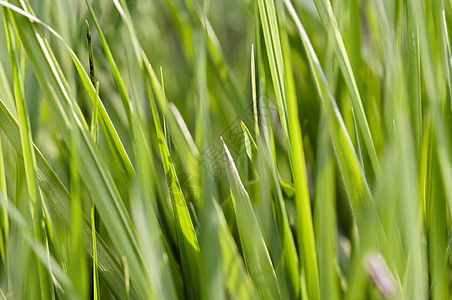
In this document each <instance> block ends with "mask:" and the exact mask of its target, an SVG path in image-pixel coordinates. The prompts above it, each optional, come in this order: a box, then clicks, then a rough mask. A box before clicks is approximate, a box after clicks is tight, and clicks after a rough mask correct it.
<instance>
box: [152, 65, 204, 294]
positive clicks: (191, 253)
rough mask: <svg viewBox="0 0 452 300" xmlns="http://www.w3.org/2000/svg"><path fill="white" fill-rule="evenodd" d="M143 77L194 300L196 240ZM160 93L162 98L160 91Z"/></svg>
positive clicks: (196, 288) (184, 269)
mask: <svg viewBox="0 0 452 300" xmlns="http://www.w3.org/2000/svg"><path fill="white" fill-rule="evenodd" d="M143 76H144V77H145V82H146V87H147V91H148V97H149V102H150V106H151V111H152V117H153V120H154V126H155V131H156V134H157V138H158V141H159V149H160V155H161V159H162V163H163V168H164V171H165V176H166V179H167V185H168V190H169V194H170V198H171V204H172V207H173V212H174V216H175V218H174V220H175V223H176V224H175V225H176V233H177V240H178V246H179V251H180V255H181V257H182V266H183V267H182V272H183V275H184V279H185V283H186V285H187V288H188V294H189V295H190V296H191V297H193V298H194V299H199V298H200V296H201V293H200V286H199V284H200V282H199V278H200V276H201V273H200V265H199V243H198V239H197V237H196V233H195V229H194V227H193V222H192V220H191V217H190V213H189V211H188V208H187V203H186V202H185V198H184V195H183V193H182V190H181V187H180V183H179V180H178V178H177V174H176V171H175V168H174V165H173V162H172V159H171V155H170V153H169V150H168V144H167V143H166V139H165V136H164V135H163V130H162V126H161V124H160V119H159V118H158V115H157V110H156V106H155V103H154V99H153V97H152V94H151V93H152V92H151V87H150V83H149V79H148V78H147V74H145V73H143ZM162 94H163V96H164V93H163V91H162Z"/></svg>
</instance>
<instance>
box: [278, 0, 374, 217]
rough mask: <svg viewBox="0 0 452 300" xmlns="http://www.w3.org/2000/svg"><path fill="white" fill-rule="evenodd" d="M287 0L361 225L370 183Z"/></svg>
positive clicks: (309, 44)
mask: <svg viewBox="0 0 452 300" xmlns="http://www.w3.org/2000/svg"><path fill="white" fill-rule="evenodd" d="M284 1H285V2H284V3H285V5H286V7H287V9H288V11H289V14H290V15H291V17H292V19H293V21H294V22H295V25H296V27H297V30H298V32H299V34H300V38H301V41H302V43H303V46H304V48H305V50H306V55H307V58H308V62H309V66H310V69H311V72H312V75H313V78H314V81H315V84H316V88H317V92H318V93H319V97H320V100H321V102H322V106H323V109H324V110H325V112H326V119H327V124H328V128H329V132H330V136H331V139H332V142H333V146H334V150H335V153H336V158H337V162H338V164H339V168H340V171H341V174H342V179H343V181H344V184H345V188H346V191H347V194H348V196H349V200H350V204H351V207H352V212H353V215H354V218H355V220H356V222H357V224H359V223H360V218H361V217H362V215H361V213H362V207H363V206H366V205H367V204H369V203H371V202H373V199H372V195H371V192H370V189H369V186H368V184H367V181H366V178H365V176H364V173H363V170H362V168H361V164H360V163H359V160H358V158H357V155H356V152H355V149H354V148H353V144H352V142H351V139H350V136H349V134H348V131H347V128H346V127H345V124H344V121H343V120H342V117H341V114H340V112H339V110H338V108H337V105H336V102H335V100H334V98H333V96H332V95H331V92H330V91H329V85H328V82H327V81H326V78H325V74H324V72H323V70H322V67H321V66H320V63H319V60H318V59H317V55H316V53H315V51H314V48H313V47H312V44H311V42H310V40H309V37H308V35H307V34H306V31H305V29H304V27H303V25H302V23H301V21H300V19H299V18H298V15H297V14H296V12H295V10H294V9H293V6H292V4H291V3H290V2H289V1H288V0H284Z"/></svg>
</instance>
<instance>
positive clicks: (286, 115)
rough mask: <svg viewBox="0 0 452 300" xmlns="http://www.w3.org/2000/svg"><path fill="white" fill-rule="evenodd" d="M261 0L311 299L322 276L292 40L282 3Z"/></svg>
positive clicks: (260, 9) (263, 23) (263, 25)
mask: <svg viewBox="0 0 452 300" xmlns="http://www.w3.org/2000/svg"><path fill="white" fill-rule="evenodd" d="M258 3H259V12H260V16H261V24H262V28H263V32H264V38H265V43H266V48H267V55H268V59H269V64H270V69H271V74H272V78H273V86H274V89H275V94H276V98H277V103H278V110H279V114H280V119H281V123H282V128H283V132H284V137H285V140H286V149H287V151H288V154H289V161H290V163H291V169H292V173H293V178H294V186H295V190H296V193H295V201H296V212H297V219H296V220H297V232H298V241H299V245H300V250H299V260H300V263H301V265H302V273H303V272H304V276H305V278H306V280H307V282H306V286H307V292H308V295H309V297H310V298H311V299H319V298H320V292H319V282H318V280H319V279H318V269H317V257H316V250H315V241H314V229H313V223H312V212H311V203H310V199H309V189H308V183H307V174H306V165H305V158H304V150H303V141H302V135H301V128H300V123H299V119H298V104H297V100H296V94H295V85H294V82H293V78H292V68H291V65H290V53H289V51H287V50H286V49H288V46H289V45H288V40H287V36H286V33H285V31H284V28H282V26H280V25H279V23H278V20H277V15H276V13H277V10H276V9H277V8H278V7H275V2H274V1H273V0H268V1H263V0H260V1H258ZM280 17H281V18H282V14H280ZM280 31H281V32H280ZM280 35H281V38H280Z"/></svg>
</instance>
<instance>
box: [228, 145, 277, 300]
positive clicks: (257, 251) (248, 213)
mask: <svg viewBox="0 0 452 300" xmlns="http://www.w3.org/2000/svg"><path fill="white" fill-rule="evenodd" d="M222 143H223V147H224V151H225V153H226V157H227V160H228V161H227V163H228V165H229V167H228V171H227V176H228V178H229V180H230V190H231V197H232V201H233V204H234V211H235V214H236V217H237V226H238V228H239V234H240V241H241V246H242V250H243V256H244V259H245V264H246V266H247V269H248V271H249V272H250V275H251V277H252V278H253V280H254V283H255V284H256V287H257V289H258V292H259V294H260V296H261V297H262V299H279V298H280V297H281V294H280V290H279V286H278V282H277V279H276V274H275V270H274V269H273V265H272V262H271V260H270V256H269V254H268V251H267V247H266V246H265V243H264V239H263V237H262V233H261V231H260V229H259V224H258V223H257V219H256V215H255V214H254V211H253V208H252V206H251V202H250V199H249V196H248V193H247V192H246V190H245V188H244V187H243V184H242V182H241V180H240V177H239V174H238V172H237V168H236V167H235V164H234V161H233V160H232V157H231V154H230V153H229V150H228V148H227V146H226V144H225V143H224V141H223V139H222Z"/></svg>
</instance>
